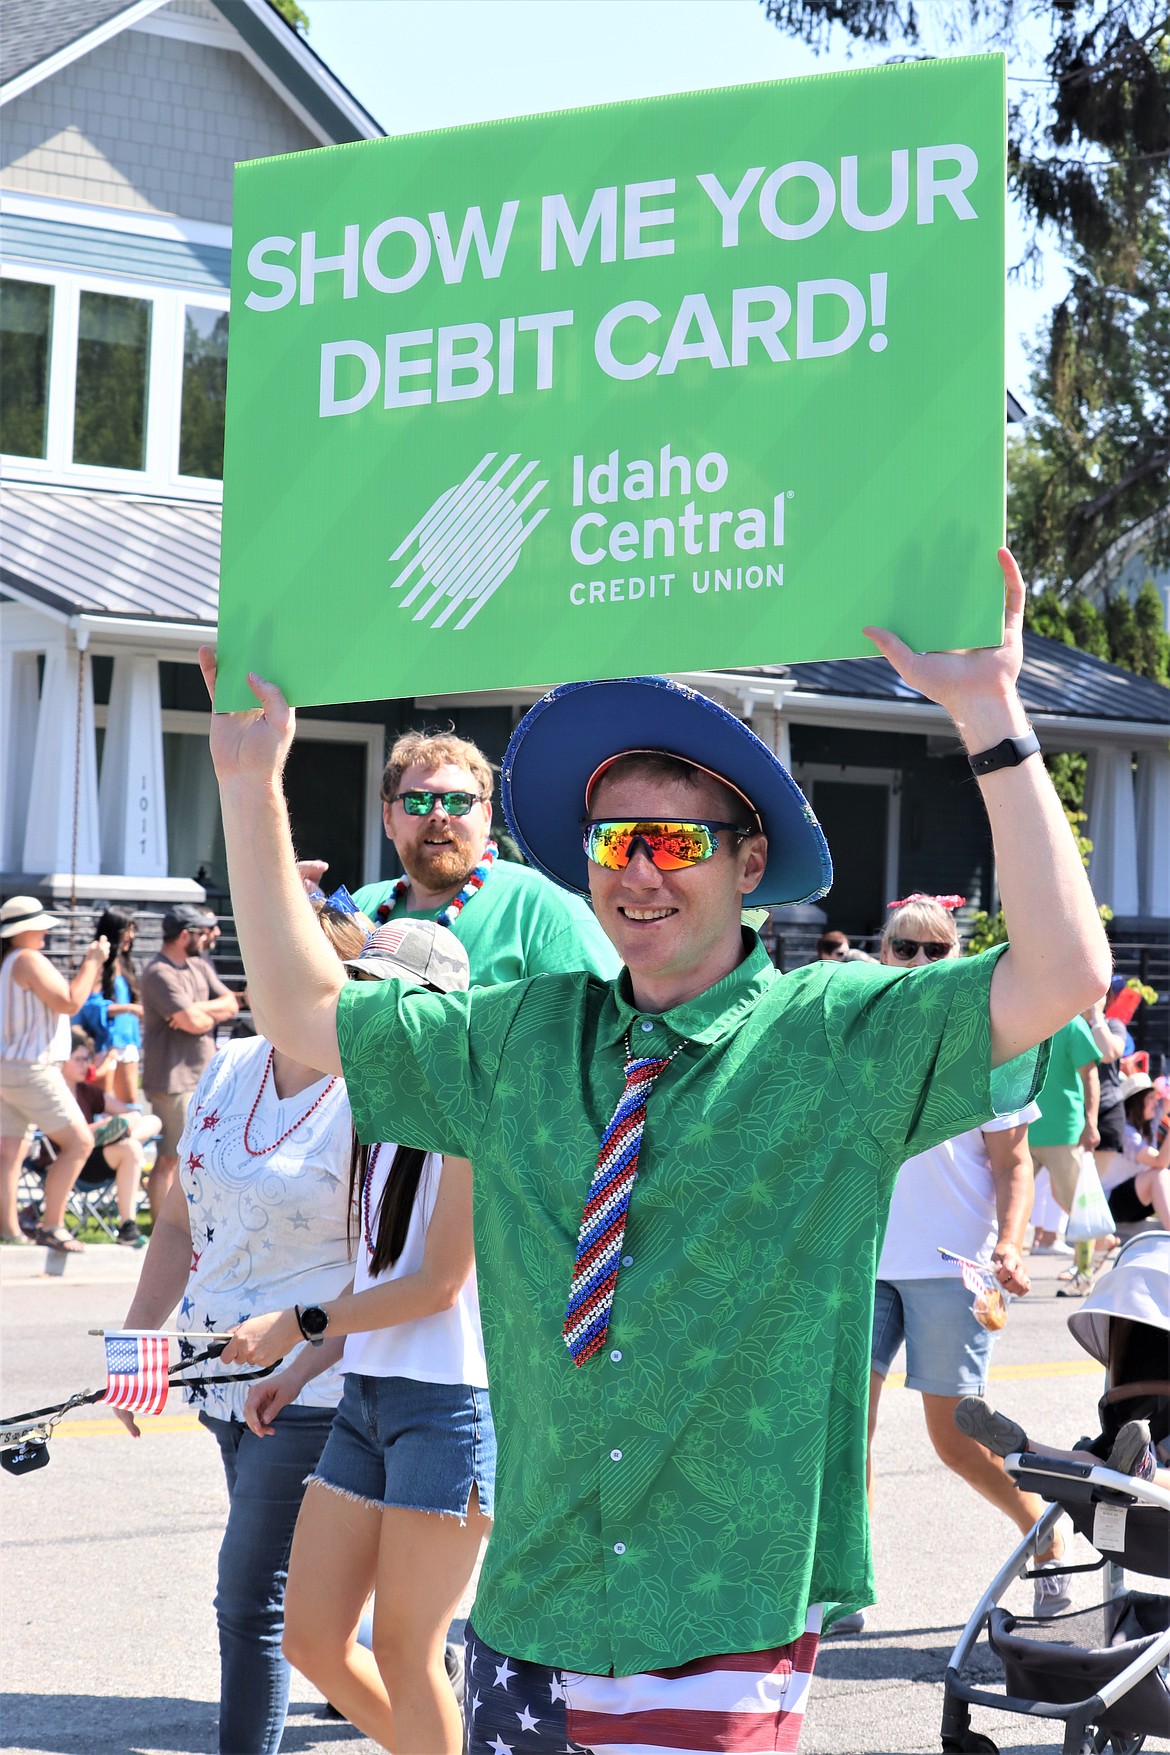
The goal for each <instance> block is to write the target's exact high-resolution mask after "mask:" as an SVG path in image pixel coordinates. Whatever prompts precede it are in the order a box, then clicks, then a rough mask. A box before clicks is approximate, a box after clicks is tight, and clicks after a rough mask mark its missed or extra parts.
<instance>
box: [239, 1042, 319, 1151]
mask: <svg viewBox="0 0 1170 1755" xmlns="http://www.w3.org/2000/svg"><path fill="white" fill-rule="evenodd" d="M275 1053H276V1050H275V1048H270V1049H269V1050H268V1059H267V1060H266V1061H265V1062H264V1077H263V1078H262V1079H261V1080H260V1089H259V1090H258V1091H257V1092H256V1100H255V1102H254V1103H253V1104H252V1107H251V1109H249V1111H248V1119H247V1121H245V1123H244V1150H245V1151H246V1152H247V1154H248V1156H249V1158H266V1157H267V1156H268V1154H269V1153H270V1152H274V1151H275V1150H276V1148H277V1146H282V1145H283V1144H284V1142H285V1140H286V1139H287V1138H288V1137H289V1135H290V1134H293V1133H295V1132H296V1131H297V1128H298V1127H300V1125H301V1123H302V1122H305V1121H308V1119H309V1117H310V1115H312V1113H313V1111H314V1109H319V1108H320V1107H321V1105H322V1103H324V1101H325V1099H326V1097H327V1096H328V1095H329V1093H330V1091H331V1090H332V1089H333V1087H334V1085H335V1084H336V1083H337V1079H336V1077H334V1078H331V1079H330V1081H329V1083H328V1084H327V1085H326V1087H325V1089H324V1090H323V1091H322V1092H321V1095H320V1096H319V1097H318V1098H317V1100H316V1102H315V1103H310V1104H309V1107H308V1108H307V1109H306V1110H305V1113H304V1114H303V1115H302V1116H300V1117H299V1118H298V1119H297V1120H296V1121H294V1122H293V1124H292V1126H291V1127H286V1128H285V1130H284V1132H283V1133H282V1134H281V1136H280V1138H279V1139H278V1140H273V1142H272V1144H271V1145H270V1146H251V1145H249V1144H248V1129H249V1128H250V1127H251V1125H252V1119H253V1117H254V1116H255V1114H256V1111H257V1109H259V1107H260V1099H261V1097H262V1096H263V1095H264V1087H265V1085H267V1083H268V1077H269V1074H270V1073H271V1071H272V1057H273V1055H274V1054H275ZM273 1089H274V1090H275V1082H274V1084H273ZM278 1100H279V1099H278Z"/></svg>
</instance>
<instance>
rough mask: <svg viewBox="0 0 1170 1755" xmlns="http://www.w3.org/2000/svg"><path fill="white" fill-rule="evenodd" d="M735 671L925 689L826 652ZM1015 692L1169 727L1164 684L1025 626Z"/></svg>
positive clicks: (807, 682)
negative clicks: (810, 658)
mask: <svg viewBox="0 0 1170 1755" xmlns="http://www.w3.org/2000/svg"><path fill="white" fill-rule="evenodd" d="M733 674H734V675H736V676H760V677H768V678H777V679H779V678H789V679H791V680H792V681H793V682H795V683H796V685H797V688H798V689H799V690H800V692H801V694H802V695H824V696H833V697H834V698H836V699H839V700H866V701H889V702H901V703H905V704H912V703H914V702H922V701H924V700H925V696H923V695H920V694H919V693H918V691H917V690H916V689H912V688H910V687H909V686H908V685H907V684H906V683H904V682H903V681H902V679H901V677H900V676H899V675H898V673H897V671H895V670H893V669H892V668H891V666H890V665H888V664H887V663H886V661H885V659H884V658H879V657H874V658H832V659H828V658H827V659H821V660H817V661H814V662H811V663H808V664H788V665H782V664H770V665H760V666H758V667H757V668H755V669H751V668H749V669H741V670H736V671H735V672H733ZM1020 698H1021V700H1022V701H1023V703H1024V707H1025V709H1026V710H1027V712H1029V713H1031V714H1034V715H1037V716H1039V715H1055V716H1058V717H1060V718H1065V719H1099V720H1104V721H1110V720H1117V721H1126V722H1133V723H1142V724H1150V725H1166V726H1167V727H1170V689H1167V688H1163V687H1162V685H1161V683H1156V682H1153V681H1151V679H1150V678H1149V677H1145V676H1135V675H1134V673H1133V671H1132V670H1125V669H1123V667H1122V666H1121V665H1119V664H1107V663H1106V662H1105V660H1104V659H1102V658H1094V657H1093V655H1092V653H1091V652H1082V651H1081V650H1080V649H1079V648H1078V647H1076V646H1065V645H1063V644H1062V643H1061V642H1060V641H1059V640H1049V639H1048V638H1046V636H1045V635H1043V634H1034V633H1032V632H1031V631H1030V630H1028V629H1025V631H1024V663H1023V669H1022V670H1021V673H1020Z"/></svg>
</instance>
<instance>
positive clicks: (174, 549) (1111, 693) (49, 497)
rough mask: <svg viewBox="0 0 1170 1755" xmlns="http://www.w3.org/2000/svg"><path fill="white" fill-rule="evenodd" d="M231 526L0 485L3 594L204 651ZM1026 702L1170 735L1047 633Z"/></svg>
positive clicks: (1033, 645) (831, 682)
mask: <svg viewBox="0 0 1170 1755" xmlns="http://www.w3.org/2000/svg"><path fill="white" fill-rule="evenodd" d="M221 517H222V508H221V507H220V506H219V505H218V504H217V503H215V502H207V501H202V502H201V501H192V500H177V499H174V500H168V499H159V498H155V499H151V498H147V497H145V496H142V497H135V496H133V495H130V494H126V493H123V492H120V491H118V492H106V493H96V492H72V491H69V490H67V489H63V488H45V487H39V486H36V487H34V486H25V485H23V484H21V485H16V484H13V483H11V482H7V483H5V484H3V486H0V518H2V519H3V523H4V528H5V547H4V561H3V565H0V587H3V588H4V589H5V590H7V591H8V592H10V593H11V595H12V596H14V597H16V598H18V599H20V600H22V601H23V602H25V603H29V604H33V605H38V606H40V607H41V608H42V609H44V610H46V611H47V612H48V613H49V614H50V615H52V616H55V617H71V616H86V617H90V618H93V617H97V618H101V619H102V620H103V621H105V622H107V623H108V625H109V627H110V631H111V632H113V633H116V631H117V622H118V619H119V618H124V619H125V620H127V621H130V620H134V621H138V622H141V621H143V620H144V619H145V620H147V621H158V622H166V623H169V624H171V625H172V626H174V625H176V624H178V625H181V624H184V623H186V624H189V626H190V628H191V633H192V640H193V643H194V636H195V635H196V633H197V632H198V631H201V630H204V631H205V630H206V629H208V628H209V627H211V626H213V625H214V623H215V621H216V616H217V613H218V599H219V541H220V522H221ZM723 674H726V675H728V676H733V677H737V678H744V679H750V678H752V677H758V678H760V679H761V680H766V681H768V682H785V683H787V684H789V685H791V684H792V683H795V684H796V688H797V691H798V693H799V696H800V698H801V699H802V700H805V701H808V700H810V699H815V698H816V697H820V698H822V699H824V700H826V702H827V701H828V700H830V699H831V700H834V701H840V702H842V703H846V702H853V703H856V704H857V705H858V706H860V705H861V704H862V703H866V702H868V703H875V702H876V703H885V704H888V705H890V706H901V707H903V708H906V709H909V710H910V712H911V713H913V712H914V711H915V709H920V708H923V707H925V706H926V705H927V703H926V701H925V699H924V697H923V696H922V695H920V694H919V693H918V692H917V690H915V689H912V688H909V687H908V686H907V684H906V683H904V682H903V681H902V679H901V677H899V676H898V674H897V672H896V671H894V670H892V669H891V667H890V666H889V665H888V664H887V663H886V661H885V659H884V658H879V657H873V658H849V659H844V658H840V659H822V660H819V661H815V662H812V663H808V664H791V665H783V664H769V665H758V666H755V667H752V666H746V667H743V668H739V669H735V670H731V671H728V672H726V673H723ZM1020 694H1021V697H1022V699H1023V702H1024V706H1025V708H1026V709H1027V711H1028V712H1029V713H1030V714H1032V715H1034V716H1036V717H1038V718H1041V717H1043V718H1049V719H1052V718H1056V719H1062V720H1078V721H1095V722H1097V723H1098V724H1100V725H1101V727H1102V729H1105V728H1106V727H1107V726H1108V725H1110V724H1111V723H1113V724H1117V725H1118V726H1119V727H1120V726H1121V725H1123V724H1126V725H1143V726H1166V727H1167V728H1168V729H1170V689H1167V688H1163V687H1162V686H1161V684H1159V683H1156V682H1152V681H1150V679H1149V678H1148V677H1143V676H1135V675H1134V673H1133V672H1132V671H1129V670H1123V669H1122V668H1121V666H1120V665H1116V664H1107V663H1105V661H1104V660H1103V659H1100V658H1094V657H1093V656H1092V654H1091V653H1088V652H1081V651H1079V650H1078V649H1077V648H1076V647H1074V646H1064V645H1062V644H1061V643H1060V641H1059V640H1049V639H1046V638H1045V637H1044V636H1043V635H1042V634H1033V633H1028V632H1026V633H1025V634H1024V666H1023V672H1022V674H1021V677H1020ZM931 711H932V712H937V709H933V708H932V709H931Z"/></svg>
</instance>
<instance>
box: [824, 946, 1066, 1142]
mask: <svg viewBox="0 0 1170 1755" xmlns="http://www.w3.org/2000/svg"><path fill="white" fill-rule="evenodd" d="M1006 949H1007V946H1006V945H998V946H996V947H995V949H994V950H990V951H985V952H983V953H982V955H980V956H977V957H958V958H954V959H952V960H948V961H945V962H940V963H933V964H931V965H930V966H929V967H927V968H925V969H919V970H913V971H910V970H907V971H899V970H891V971H888V972H887V971H884V970H883V971H878V970H875V969H873V968H872V967H870V968H860V969H857V970H855V969H854V966H853V965H851V964H843V965H842V966H841V968H840V969H838V970H835V971H834V973H833V976H832V979H830V980H829V981H827V982H826V985H825V999H824V1008H825V1030H826V1034H827V1036H828V1042H829V1052H830V1056H831V1059H832V1062H833V1066H834V1071H835V1073H836V1076H837V1080H838V1084H839V1087H840V1089H841V1091H842V1093H843V1095H844V1096H845V1097H846V1098H847V1099H848V1101H849V1102H850V1103H851V1104H852V1106H853V1108H854V1109H855V1111H856V1112H857V1115H858V1118H859V1121H860V1124H861V1125H862V1126H863V1127H864V1128H865V1129H866V1130H867V1131H868V1132H869V1133H870V1134H871V1135H872V1136H873V1137H874V1139H875V1140H876V1141H877V1143H878V1145H879V1146H880V1147H881V1148H882V1150H883V1151H884V1152H886V1153H890V1154H893V1155H894V1156H895V1157H896V1158H897V1159H898V1160H899V1161H901V1160H904V1159H905V1158H907V1157H911V1156H913V1155H915V1154H916V1153H918V1152H924V1151H928V1150H929V1149H930V1148H931V1147H932V1146H937V1145H941V1144H942V1142H943V1141H944V1140H948V1139H954V1138H955V1137H956V1136H957V1135H958V1134H961V1133H967V1132H969V1131H970V1129H971V1128H975V1127H982V1126H983V1124H984V1122H986V1121H988V1120H990V1119H991V1118H992V1117H993V1116H1001V1115H1010V1114H1012V1113H1013V1112H1015V1111H1017V1110H1019V1109H1022V1108H1023V1107H1024V1106H1025V1104H1027V1103H1029V1102H1031V1100H1032V1098H1033V1097H1034V1096H1035V1094H1036V1091H1037V1089H1038V1088H1039V1086H1040V1084H1041V1082H1042V1080H1043V1076H1044V1071H1045V1068H1046V1066H1047V1063H1048V1044H1047V1043H1042V1044H1041V1045H1040V1047H1038V1048H1032V1049H1029V1050H1028V1051H1027V1052H1026V1053H1025V1054H1021V1055H1019V1056H1017V1057H1016V1059H1015V1060H1010V1061H1007V1062H1005V1064H1004V1065H1003V1066H999V1067H996V1068H994V1069H993V1068H992V1065H991V1012H990V991H991V977H992V973H993V971H994V969H995V965H996V962H997V961H998V959H999V957H1000V956H1001V955H1002V953H1003V952H1004V951H1005V950H1006Z"/></svg>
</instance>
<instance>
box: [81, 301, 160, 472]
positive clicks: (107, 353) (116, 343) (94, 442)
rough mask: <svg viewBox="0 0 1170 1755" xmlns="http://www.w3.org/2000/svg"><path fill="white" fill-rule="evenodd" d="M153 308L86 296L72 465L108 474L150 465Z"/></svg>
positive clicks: (147, 304) (141, 303) (82, 302)
mask: <svg viewBox="0 0 1170 1755" xmlns="http://www.w3.org/2000/svg"><path fill="white" fill-rule="evenodd" d="M149 359H150V302H149V300H147V299H122V298H116V297H114V296H113V295H112V294H110V293H93V292H83V293H82V295H81V314H80V325H79V330H78V338H77V401H76V405H75V409H74V427H73V461H74V462H75V463H98V464H101V465H103V466H104V467H105V468H107V469H142V468H143V467H144V466H145V463H146V373H147V366H148V362H149Z"/></svg>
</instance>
